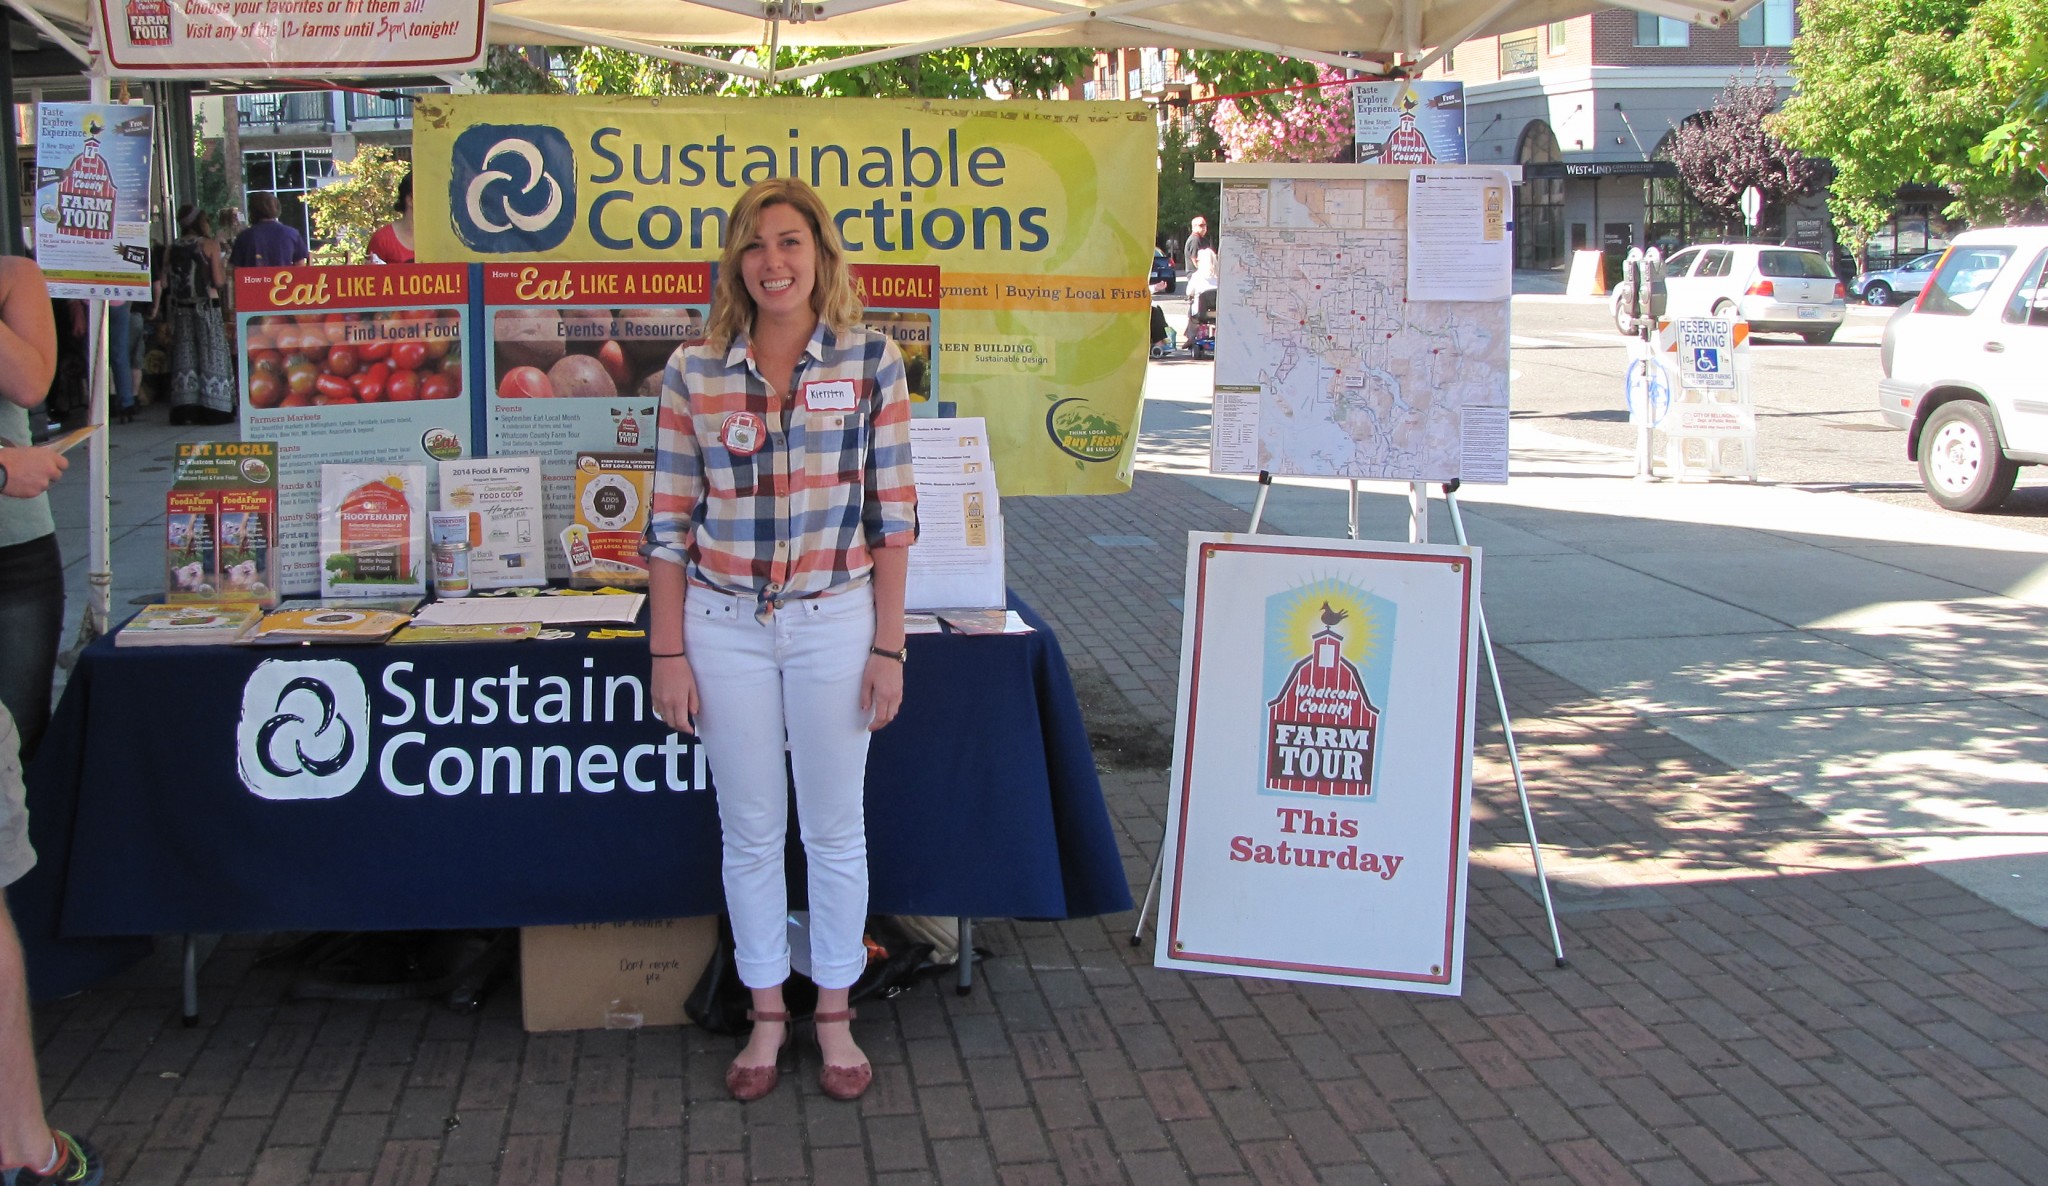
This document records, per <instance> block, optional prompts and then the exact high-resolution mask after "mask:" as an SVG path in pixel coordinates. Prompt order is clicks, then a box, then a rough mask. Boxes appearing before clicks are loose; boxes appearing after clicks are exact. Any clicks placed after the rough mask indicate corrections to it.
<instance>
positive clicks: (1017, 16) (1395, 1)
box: [7, 0, 1757, 79]
mask: <svg viewBox="0 0 2048 1186" xmlns="http://www.w3.org/2000/svg"><path fill="white" fill-rule="evenodd" d="M92 2H93V0H7V3H8V4H9V6H10V7H12V8H14V9H16V10H17V11H21V12H23V14H24V15H27V16H30V19H32V20H36V21H37V22H38V24H39V27H43V28H44V30H45V32H46V33H49V32H53V31H57V30H61V31H62V32H63V33H64V35H66V36H67V37H68V38H69V39H70V40H72V41H73V42H74V43H75V44H77V45H80V46H83V45H84V44H86V30H87V29H88V27H89V25H90V21H91V11H92ZM488 3H489V7H490V39H491V40H492V41H493V42H496V43H498V44H501V45H593V46H610V47H612V48H616V49H626V50H631V51H634V52H637V53H646V54H651V55H653V56H656V57H663V58H670V59H673V60H678V61H684V62H689V63H692V64H695V65H699V66H705V67H708V68H711V69H717V70H725V71H729V72H731V73H735V74H742V75H746V76H748V77H753V78H764V77H767V76H768V74H769V70H768V69H767V68H766V67H764V66H762V65H760V64H759V63H747V62H739V63H735V62H728V61H725V60H723V59H719V58H713V57H709V56H707V55H703V54H694V53H691V52H690V51H689V49H688V48H685V47H691V46H698V47H701V46H709V45H788V46H871V47H875V48H874V50H873V52H872V53H871V54H862V55H859V56H857V57H853V58H842V59H838V60H835V61H833V62H831V63H829V64H816V65H809V66H804V67H800V68H796V69H790V70H781V71H776V72H775V77H777V78H780V79H798V78H804V77H808V76H810V75H814V74H821V73H824V72H826V71H828V70H842V69H847V68H849V67H850V66H857V65H862V64H865V63H867V62H873V61H885V60H888V59H892V58H900V57H909V56H911V55H914V54H919V53H925V52H929V51H932V50H938V49H946V48H950V47H953V46H962V45H980V46H1013V47H1024V46H1088V47H1096V48H1103V49H1109V48H1117V47H1132V46H1172V47H1176V48H1185V49H1248V50H1261V51H1265V52H1270V53H1278V54H1285V55H1287V56H1289V57H1294V58H1299V59H1302V60H1304V61H1312V62H1322V63H1325V64H1328V65H1332V66H1339V67H1342V68H1345V69H1350V70H1365V71H1368V72H1375V71H1378V70H1379V69H1381V68H1382V67H1380V66H1378V65H1377V64H1376V63H1372V62H1362V61H1360V60H1359V59H1357V58H1353V57H1344V56H1342V55H1344V54H1358V53H1365V54H1382V55H1384V54H1395V53H1398V54H1401V55H1403V56H1404V58H1405V60H1406V61H1408V62H1410V63H1414V64H1417V65H1426V64H1427V63H1428V62H1429V61H1431V60H1433V59H1434V58H1435V57H1436V56H1437V55H1438V54H1441V53H1444V52H1445V51H1447V50H1450V49H1453V48H1456V46H1457V45H1458V44H1459V43H1460V42H1462V41H1465V40H1466V39H1468V38H1472V37H1481V36H1485V35H1488V34H1492V33H1503V32H1508V31H1511V30H1515V29H1527V28H1532V27H1534V26H1536V25H1541V24H1545V23H1547V22H1550V21H1559V20H1564V19H1566V18H1568V17H1574V16H1580V15H1583V14H1585V13H1589V12H1593V11H1595V10H1597V9H1601V8H1608V7H1613V6H1612V5H1610V4H1603V3H1599V2H1598V0H1116V2H1113V3H1107V4H1088V3H1076V2H1074V0H819V2H816V3H806V2H804V0H488ZM1755 3H1757V0H1627V3H1626V4H1625V7H1628V8H1632V9H1635V10H1637V11H1639V12H1646V13H1654V14H1656V15H1659V16H1666V17H1671V18H1673V19H1675V20H1682V21H1688V22H1691V23H1694V24H1700V25H1708V26H1718V25H1722V24H1725V23H1727V22H1728V21H1731V20H1734V19H1735V18H1736V17H1738V16H1740V15H1741V14H1742V12H1743V11H1744V10H1746V9H1748V8H1750V7H1751V6H1753V5H1754V4H1755ZM31 14H33V15H31Z"/></svg>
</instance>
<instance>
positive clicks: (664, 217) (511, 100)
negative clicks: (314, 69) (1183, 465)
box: [413, 95, 1157, 494]
mask: <svg viewBox="0 0 2048 1186" xmlns="http://www.w3.org/2000/svg"><path fill="white" fill-rule="evenodd" d="M1155 137H1156V133H1155V131H1154V125H1153V121H1152V116H1151V114H1150V110H1149V108H1147V107H1146V106H1145V105H1143V104H1140V103H1086V104H1083V103H1058V102H1043V103H1034V102H1007V103H970V102H954V101H898V100H879V99H842V100H816V99H803V100H798V99H761V100H734V99H658V100H656V99H632V98H616V97H588V98H583V97H561V96H540V97H535V96H515V95H499V96H484V95H433V96H428V97H426V98H425V99H424V101H423V102H422V103H421V104H420V106H419V108H418V111H417V115H416V119H415V122H414V133H413V154H414V155H413V160H414V170H415V173H416V176H417V186H416V192H417V193H418V194H419V195H420V199H419V200H420V218H419V223H420V226H419V232H418V235H419V252H420V258H421V259H422V260H434V261H442V262H454V261H470V260H474V261H481V262H484V263H503V262H510V261H523V260H561V261H604V262H621V261H629V260H664V261H677V260H706V261H711V260H716V259H717V258H718V253H719V250H720V247H721V245H722V243H723V236H724V232H725V221H726V215H727V212H728V211H729V210H730V209H731V208H732V204H733V202H734V201H735V200H736V199H737V198H738V197H739V195H740V194H741V193H742V192H744V190H745V189H746V188H747V187H748V186H750V185H752V184H754V183H755V182H756V181H760V180H762V179H764V178H768V177H777V176H788V175H792V174H794V175H796V176H799V177H802V178H803V179H804V180H805V181H808V182H810V183H811V184H812V185H814V186H816V187H817V188H818V190H819V192H820V193H821V194H822V195H823V196H824V198H825V201H826V203H827V205H828V206H829V207H830V208H831V209H832V211H833V220H834V222H835V224H836V225H837V227H838V229H839V233H840V236H841V238H842V239H843V240H844V241H845V244H846V249H847V253H848V257H849V258H850V259H851V260H852V262H854V263H857V264H926V265H935V266H937V267H938V268H939V269H940V275H941V280H940V284H941V296H940V308H941V310H942V311H943V315H944V318H945V324H946V334H945V340H944V341H943V342H941V343H939V347H940V349H939V356H938V359H937V365H938V374H939V386H941V387H942V388H943V389H944V390H945V392H946V399H947V401H948V402H950V403H955V404H956V405H957V410H958V414H959V415H962V416H981V417H984V418H985V419H986V420H987V422H988V426H989V436H990V440H991V444H992V446H993V449H994V453H995V463H996V472H997V475H998V479H999V481H1000V483H1001V491H1002V493H1004V494H1097V493H1106V492H1115V491H1120V490H1123V489H1126V488H1128V487H1129V485H1130V469H1131V453H1132V448H1133V446H1134V445H1135V443H1136V437H1135V434H1136V429H1137V419H1138V405H1139V400H1140V397H1141V393H1142V388H1143V386H1144V379H1145V363H1146V359H1147V341H1146V337H1147V332H1148V330H1147V321H1148V313H1149V306H1150V303H1151V293H1150V289H1149V287H1148V285H1147V274H1148V271H1149V269H1150V266H1151V259H1152V238H1153V223H1154V218H1155V211H1156V202H1157V198H1156V193H1157V176H1156V172H1155V171H1154V170H1153V169H1152V168H1151V167H1150V162H1151V161H1152V160H1153V158H1154V155H1155V153H1156V145H1155ZM1133 162H1137V163H1138V164H1137V167H1134V166H1133ZM430 203H433V204H437V205H439V206H440V209H439V210H438V211H437V210H435V209H434V208H433V206H432V205H430Z"/></svg>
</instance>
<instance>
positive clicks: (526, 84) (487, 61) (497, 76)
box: [470, 45, 562, 95]
mask: <svg viewBox="0 0 2048 1186" xmlns="http://www.w3.org/2000/svg"><path fill="white" fill-rule="evenodd" d="M547 58H548V51H547V50H546V49H545V48H541V47H538V46H524V45H493V46H491V47H490V48H489V49H488V50H487V51H486V52H485V54H484V64H483V68H482V69H480V70H477V71H475V72H474V73H472V74H471V75H470V78H471V80H472V81H474V82H475V83H476V86H477V89H478V90H480V91H482V92H483V93H484V94H486V95H558V94H560V93H561V92H562V84H561V83H559V82H557V81H555V76H554V75H552V74H550V73H548V71H547V65H546V64H547Z"/></svg>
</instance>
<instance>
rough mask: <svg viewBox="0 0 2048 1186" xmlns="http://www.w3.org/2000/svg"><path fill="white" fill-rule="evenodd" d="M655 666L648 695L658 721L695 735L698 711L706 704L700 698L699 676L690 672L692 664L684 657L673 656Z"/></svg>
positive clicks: (658, 661)
mask: <svg viewBox="0 0 2048 1186" xmlns="http://www.w3.org/2000/svg"><path fill="white" fill-rule="evenodd" d="M653 663H654V678H653V679H652V680H651V681H650V687H649V689H648V695H649V698H650V699H651V701H652V703H653V706H654V715H655V718H656V719H658V720H659V721H661V723H662V724H664V725H667V726H668V727H669V728H671V729H675V730H679V731H681V732H684V733H695V732H696V731H697V710H698V709H699V708H701V707H702V706H703V705H702V702H701V701H699V700H698V698H697V677H696V675H695V674H694V673H693V672H691V670H690V661H689V660H688V659H686V658H684V657H683V656H681V655H670V656H668V657H666V658H661V659H655V660H653Z"/></svg>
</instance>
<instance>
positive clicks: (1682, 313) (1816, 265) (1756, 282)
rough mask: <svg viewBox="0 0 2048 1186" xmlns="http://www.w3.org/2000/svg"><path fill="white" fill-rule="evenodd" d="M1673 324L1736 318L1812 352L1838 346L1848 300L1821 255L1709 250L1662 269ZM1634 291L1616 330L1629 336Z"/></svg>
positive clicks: (1764, 247)
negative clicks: (1801, 341) (1802, 342)
mask: <svg viewBox="0 0 2048 1186" xmlns="http://www.w3.org/2000/svg"><path fill="white" fill-rule="evenodd" d="M1664 291H1665V294H1666V301H1665V316H1667V317H1736V318H1740V319H1742V320H1744V321H1747V322H1749V328H1750V330H1751V332H1753V333H1767V334H1798V335H1799V336H1800V337H1802V338H1805V339H1806V340H1807V341H1808V342H1811V343H1813V344H1814V345H1824V344H1826V343H1828V342H1831V341H1833V340H1834V337H1835V331H1836V330H1838V329H1840V328H1841V326H1842V318H1843V317H1844V316H1846V314H1847V306H1848V300H1847V296H1848V292H1847V289H1846V288H1844V287H1843V285H1842V282H1841V281H1839V280H1837V279H1835V273H1834V269H1832V268H1830V267H1829V266H1828V261H1827V259H1826V258H1825V257H1823V256H1822V255H1821V253H1820V252H1818V251H1808V250H1806V249H1805V248H1803V247H1779V246H1777V245H1775V244H1770V243H1708V244H1703V245H1701V246H1698V247H1688V248H1686V249H1685V250H1683V251H1680V252H1677V253H1675V254H1673V255H1672V257H1671V258H1670V260H1668V261H1667V262H1666V263H1665V265H1664ZM1627 299H1628V285H1626V284H1623V285H1619V286H1617V287H1616V289H1615V296H1614V324H1615V328H1616V329H1619V330H1620V331H1621V332H1623V333H1628V332H1630V325H1629V319H1628V317H1627V314H1626V311H1625V310H1626V308H1627Z"/></svg>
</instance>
